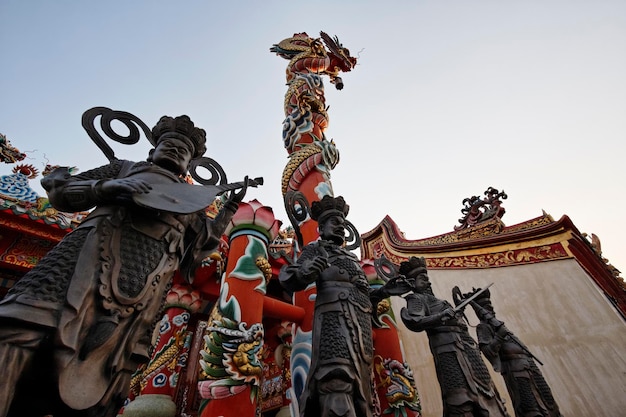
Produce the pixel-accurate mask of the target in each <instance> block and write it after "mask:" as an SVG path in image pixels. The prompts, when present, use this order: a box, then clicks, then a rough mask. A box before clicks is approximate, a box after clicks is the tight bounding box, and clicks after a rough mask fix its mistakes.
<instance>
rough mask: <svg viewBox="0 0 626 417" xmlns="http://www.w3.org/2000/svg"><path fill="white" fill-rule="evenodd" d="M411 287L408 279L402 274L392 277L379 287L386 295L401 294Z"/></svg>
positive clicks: (408, 290)
mask: <svg viewBox="0 0 626 417" xmlns="http://www.w3.org/2000/svg"><path fill="white" fill-rule="evenodd" d="M412 289H413V287H412V286H411V284H410V283H409V281H407V280H406V278H404V277H403V276H398V277H395V278H392V279H390V280H389V281H387V283H386V284H385V285H383V286H382V287H381V290H383V292H384V293H386V294H388V295H402V294H405V293H407V292H410V291H411V290H412Z"/></svg>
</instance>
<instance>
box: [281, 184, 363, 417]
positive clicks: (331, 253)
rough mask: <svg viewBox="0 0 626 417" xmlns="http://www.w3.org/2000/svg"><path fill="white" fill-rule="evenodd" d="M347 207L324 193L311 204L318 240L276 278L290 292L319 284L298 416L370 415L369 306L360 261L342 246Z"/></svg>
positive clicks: (339, 199)
mask: <svg viewBox="0 0 626 417" xmlns="http://www.w3.org/2000/svg"><path fill="white" fill-rule="evenodd" d="M347 213H348V205H347V204H346V203H345V201H344V199H343V198H342V197H337V198H333V197H331V196H325V197H324V198H323V199H322V200H321V201H319V202H314V203H313V204H312V206H311V217H312V218H313V219H314V220H316V221H317V222H318V226H319V234H320V240H318V241H316V242H313V243H310V244H308V245H306V246H305V247H304V249H303V250H302V253H301V255H300V257H299V258H298V260H297V261H296V262H295V263H294V264H292V265H288V266H285V267H283V269H282V270H281V271H280V274H279V279H280V282H281V284H282V285H283V286H284V287H285V288H286V289H288V290H290V291H300V290H304V289H305V288H306V287H307V286H308V285H309V284H312V283H316V284H317V298H316V299H315V310H314V321H313V348H312V358H311V369H310V371H309V374H308V378H307V382H306V386H305V388H304V391H303V393H302V395H301V398H300V403H299V405H300V416H301V417H334V416H345V417H371V416H372V415H373V414H372V413H373V409H374V404H373V392H372V391H373V389H372V382H371V375H372V359H373V356H372V350H373V344H372V323H371V317H372V304H371V302H370V298H369V291H370V287H369V284H368V282H367V279H366V277H365V273H364V272H363V270H362V268H361V266H360V264H359V260H358V259H357V257H356V256H355V255H354V254H353V253H352V252H350V251H348V250H346V249H344V248H343V244H344V239H345V228H344V227H345V216H346V215H347Z"/></svg>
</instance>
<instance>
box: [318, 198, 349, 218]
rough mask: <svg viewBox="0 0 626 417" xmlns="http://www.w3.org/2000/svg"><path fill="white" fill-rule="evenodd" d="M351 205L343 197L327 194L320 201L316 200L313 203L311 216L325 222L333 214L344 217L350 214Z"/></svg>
mask: <svg viewBox="0 0 626 417" xmlns="http://www.w3.org/2000/svg"><path fill="white" fill-rule="evenodd" d="M349 210H350V206H349V205H348V204H346V202H345V200H344V199H343V197H336V198H335V197H332V196H330V195H325V196H324V198H322V199H321V200H320V201H314V202H313V204H311V218H312V219H313V220H315V221H317V222H318V224H321V223H324V221H326V219H328V218H329V217H331V216H340V217H343V218H344V219H345V218H346V216H347V215H348V211H349Z"/></svg>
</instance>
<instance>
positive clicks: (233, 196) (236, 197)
mask: <svg viewBox="0 0 626 417" xmlns="http://www.w3.org/2000/svg"><path fill="white" fill-rule="evenodd" d="M246 191H248V176H247V175H246V177H245V178H244V180H243V186H242V187H241V188H240V189H239V191H235V190H234V191H231V192H230V194H229V195H228V200H227V201H226V204H225V205H226V207H231V208H233V209H234V211H236V210H237V208H238V207H239V203H241V201H242V200H243V198H244V197H245V195H246Z"/></svg>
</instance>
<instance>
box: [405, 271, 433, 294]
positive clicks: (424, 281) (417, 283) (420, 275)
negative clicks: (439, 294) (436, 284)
mask: <svg viewBox="0 0 626 417" xmlns="http://www.w3.org/2000/svg"><path fill="white" fill-rule="evenodd" d="M407 278H409V279H410V280H412V281H413V288H415V291H417V292H425V291H430V286H431V284H430V280H429V279H428V273H427V272H426V269H425V268H416V269H414V270H412V271H411V272H410V273H409V274H408V276H407Z"/></svg>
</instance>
